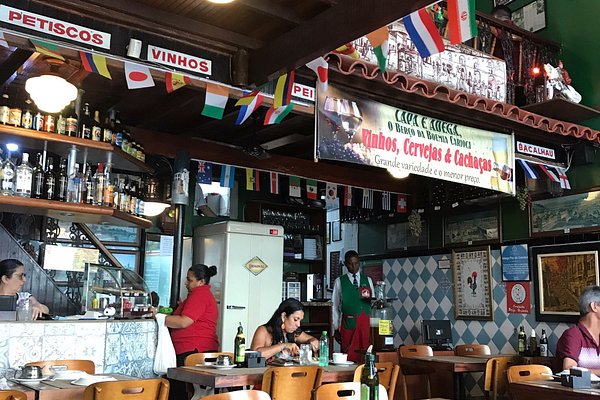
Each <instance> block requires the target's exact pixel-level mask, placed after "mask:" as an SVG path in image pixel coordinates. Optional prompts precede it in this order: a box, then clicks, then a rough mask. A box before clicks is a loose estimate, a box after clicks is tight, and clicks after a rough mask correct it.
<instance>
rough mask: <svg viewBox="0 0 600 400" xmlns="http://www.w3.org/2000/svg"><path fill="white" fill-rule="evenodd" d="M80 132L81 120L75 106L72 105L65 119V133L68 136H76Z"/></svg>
mask: <svg viewBox="0 0 600 400" xmlns="http://www.w3.org/2000/svg"><path fill="white" fill-rule="evenodd" d="M78 132H79V120H78V118H77V113H76V112H75V106H74V105H72V106H71V108H70V110H69V114H68V115H67V118H66V119H65V134H66V135H67V136H73V137H76V136H77V133H78Z"/></svg>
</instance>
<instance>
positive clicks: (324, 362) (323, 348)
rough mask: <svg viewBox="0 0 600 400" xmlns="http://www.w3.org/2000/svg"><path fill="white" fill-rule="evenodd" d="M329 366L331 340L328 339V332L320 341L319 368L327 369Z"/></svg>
mask: <svg viewBox="0 0 600 400" xmlns="http://www.w3.org/2000/svg"><path fill="white" fill-rule="evenodd" d="M328 365H329V338H328V337H327V331H323V333H322V334H321V338H320V339H319V367H326V366H328Z"/></svg>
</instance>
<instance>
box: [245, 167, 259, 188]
mask: <svg viewBox="0 0 600 400" xmlns="http://www.w3.org/2000/svg"><path fill="white" fill-rule="evenodd" d="M246 190H250V191H254V192H260V171H259V170H255V169H253V168H246Z"/></svg>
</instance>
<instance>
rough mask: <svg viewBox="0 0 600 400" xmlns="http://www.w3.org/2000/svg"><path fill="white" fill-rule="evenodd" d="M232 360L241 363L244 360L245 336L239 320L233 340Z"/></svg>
mask: <svg viewBox="0 0 600 400" xmlns="http://www.w3.org/2000/svg"><path fill="white" fill-rule="evenodd" d="M233 360H234V362H235V363H236V364H242V363H243V362H244V361H246V337H245V336H244V328H243V327H242V323H241V322H240V326H238V328H237V335H235V340H234V342H233Z"/></svg>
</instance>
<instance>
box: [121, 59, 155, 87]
mask: <svg viewBox="0 0 600 400" xmlns="http://www.w3.org/2000/svg"><path fill="white" fill-rule="evenodd" d="M124 68H125V79H126V80H127V88H128V89H144V88H149V87H153V86H154V79H152V74H151V73H150V69H149V68H148V67H146V66H145V65H139V64H133V63H130V62H127V61H125V63H124Z"/></svg>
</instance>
